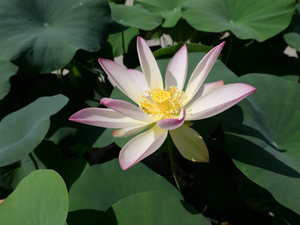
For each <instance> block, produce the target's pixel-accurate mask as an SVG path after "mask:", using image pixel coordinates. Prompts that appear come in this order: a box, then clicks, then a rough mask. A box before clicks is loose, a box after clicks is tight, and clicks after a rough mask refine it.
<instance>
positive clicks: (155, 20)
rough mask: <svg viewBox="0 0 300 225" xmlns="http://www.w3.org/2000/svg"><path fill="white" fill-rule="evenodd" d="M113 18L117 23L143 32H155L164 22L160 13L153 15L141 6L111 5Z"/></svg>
mask: <svg viewBox="0 0 300 225" xmlns="http://www.w3.org/2000/svg"><path fill="white" fill-rule="evenodd" d="M109 5H110V8H111V14H112V18H113V20H114V21H115V22H116V23H119V24H120V25H123V26H128V27H137V28H139V29H142V30H153V29H155V28H156V27H158V26H159V25H160V24H161V22H162V17H161V15H160V14H158V13H151V12H149V11H147V10H146V9H144V8H143V7H142V6H141V5H134V6H128V5H121V4H115V3H113V2H111V3H109Z"/></svg>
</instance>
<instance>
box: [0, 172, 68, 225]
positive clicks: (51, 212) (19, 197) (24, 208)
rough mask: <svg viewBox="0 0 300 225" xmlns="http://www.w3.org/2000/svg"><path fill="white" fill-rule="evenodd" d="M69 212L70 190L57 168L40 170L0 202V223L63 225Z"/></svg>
mask: <svg viewBox="0 0 300 225" xmlns="http://www.w3.org/2000/svg"><path fill="white" fill-rule="evenodd" d="M67 213H68V192H67V189H66V186H65V184H64V181H63V180H62V179H61V177H60V176H59V175H58V174H57V173H56V172H54V171H51V170H38V171H35V172H33V173H31V174H30V175H28V176H27V177H26V178H24V179H23V180H22V181H21V183H20V184H19V185H18V187H17V189H16V190H15V191H14V192H13V193H12V194H11V195H10V196H8V198H7V199H6V200H5V201H4V202H3V203H2V204H1V205H0V221H1V224H7V225H15V224H32V225H40V224H43V225H53V224H64V223H65V221H66V218H67Z"/></svg>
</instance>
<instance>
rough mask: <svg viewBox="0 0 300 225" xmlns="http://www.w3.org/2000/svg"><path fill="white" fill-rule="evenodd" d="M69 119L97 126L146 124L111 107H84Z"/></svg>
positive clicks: (124, 126) (111, 126) (114, 126)
mask: <svg viewBox="0 0 300 225" xmlns="http://www.w3.org/2000/svg"><path fill="white" fill-rule="evenodd" d="M69 120H71V121H74V122H78V123H84V124H88V125H92V126H97V127H106V128H127V127H134V126H141V125H146V124H145V123H143V122H140V121H137V120H134V119H131V118H129V117H127V116H124V115H122V114H121V113H118V112H116V111H114V110H112V109H101V108H85V109H82V110H80V111H78V112H77V113H75V114H73V115H72V116H71V117H70V118H69Z"/></svg>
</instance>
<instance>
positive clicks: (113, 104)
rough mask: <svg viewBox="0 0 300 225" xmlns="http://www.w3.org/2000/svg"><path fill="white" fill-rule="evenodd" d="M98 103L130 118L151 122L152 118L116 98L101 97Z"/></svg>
mask: <svg viewBox="0 0 300 225" xmlns="http://www.w3.org/2000/svg"><path fill="white" fill-rule="evenodd" d="M100 103H101V104H102V105H105V106H107V107H108V108H111V109H113V110H115V111H117V112H119V113H121V114H123V115H125V116H128V117H130V118H132V119H135V120H139V121H143V122H145V123H153V122H154V120H153V119H152V118H151V117H150V116H149V115H147V114H146V113H145V112H143V111H142V110H140V109H139V108H138V107H136V106H135V105H133V104H131V103H129V102H126V101H122V100H117V99H111V98H102V99H101V101H100Z"/></svg>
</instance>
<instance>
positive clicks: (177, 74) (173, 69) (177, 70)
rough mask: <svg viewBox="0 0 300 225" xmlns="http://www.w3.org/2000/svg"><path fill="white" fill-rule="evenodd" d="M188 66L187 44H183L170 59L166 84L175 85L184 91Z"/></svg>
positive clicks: (167, 85) (168, 85)
mask: <svg viewBox="0 0 300 225" xmlns="http://www.w3.org/2000/svg"><path fill="white" fill-rule="evenodd" d="M187 66H188V55H187V48H186V45H183V46H182V47H181V48H180V49H179V50H178V51H177V52H176V54H175V55H174V56H173V58H172V59H171V60H170V62H169V65H168V68H167V71H166V77H165V86H166V87H167V88H169V87H170V86H172V85H173V86H175V87H177V88H178V90H179V91H182V89H183V86H184V83H185V78H186V73H187Z"/></svg>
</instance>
